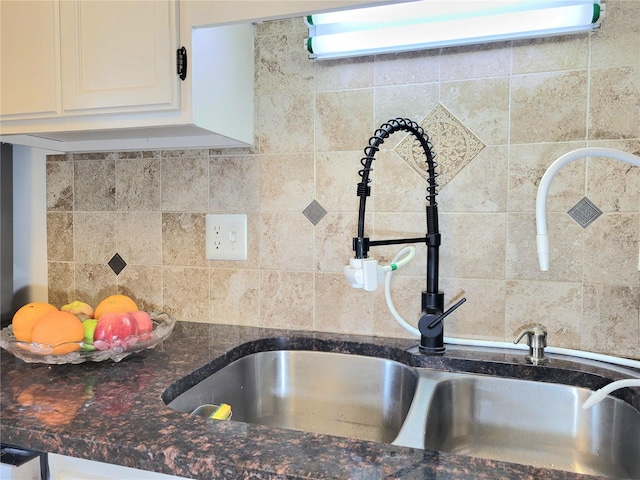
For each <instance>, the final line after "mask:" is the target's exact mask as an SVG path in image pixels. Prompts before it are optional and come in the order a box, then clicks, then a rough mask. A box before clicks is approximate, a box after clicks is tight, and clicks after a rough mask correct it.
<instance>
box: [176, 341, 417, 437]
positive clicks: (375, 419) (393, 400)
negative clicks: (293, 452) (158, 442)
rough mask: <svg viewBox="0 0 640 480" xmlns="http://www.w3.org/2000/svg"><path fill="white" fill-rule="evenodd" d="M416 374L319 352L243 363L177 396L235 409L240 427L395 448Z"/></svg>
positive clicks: (186, 406) (181, 403)
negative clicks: (284, 430) (327, 436)
mask: <svg viewBox="0 0 640 480" xmlns="http://www.w3.org/2000/svg"><path fill="white" fill-rule="evenodd" d="M416 385H417V374H416V372H415V371H414V370H413V369H412V368H410V367H407V366H405V365H403V364H401V363H398V362H394V361H391V360H385V359H380V358H373V357H363V356H358V355H346V354H338V353H326V352H311V351H272V352H259V353H254V354H251V355H248V356H246V357H242V358H241V359H239V360H237V361H235V362H233V363H231V364H229V365H227V366H226V367H224V368H222V369H221V370H219V371H217V372H216V373H214V374H213V375H211V376H210V377H208V378H207V379H206V380H204V381H202V382H200V383H199V384H198V385H196V386H194V387H193V388H191V389H189V390H187V391H186V392H184V393H183V394H181V395H180V396H178V397H176V398H175V399H174V400H173V401H172V402H171V403H169V407H170V408H172V409H174V410H177V411H181V412H192V411H193V410H194V409H196V408H197V407H198V406H200V405H202V404H219V403H228V404H229V405H231V409H232V412H233V413H232V415H233V416H232V419H233V420H234V421H241V422H248V423H257V424H261V425H269V426H275V427H283V428H289V429H293V430H303V431H306V432H315V433H324V434H330V435H338V436H342V437H351V438H357V439H361V440H371V441H377V442H385V443H390V442H392V441H393V439H394V438H395V437H396V435H397V434H398V431H399V430H400V428H401V427H402V423H403V421H404V419H405V416H406V414H407V411H408V410H409V406H410V405H411V401H412V399H413V396H414V392H415V388H416Z"/></svg>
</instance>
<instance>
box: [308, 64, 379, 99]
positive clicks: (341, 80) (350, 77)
mask: <svg viewBox="0 0 640 480" xmlns="http://www.w3.org/2000/svg"><path fill="white" fill-rule="evenodd" d="M315 67H316V70H315V84H316V91H318V92H326V91H331V90H351V89H354V88H370V87H372V86H373V70H374V69H373V57H371V56H367V57H353V58H337V59H333V60H322V61H316V62H315Z"/></svg>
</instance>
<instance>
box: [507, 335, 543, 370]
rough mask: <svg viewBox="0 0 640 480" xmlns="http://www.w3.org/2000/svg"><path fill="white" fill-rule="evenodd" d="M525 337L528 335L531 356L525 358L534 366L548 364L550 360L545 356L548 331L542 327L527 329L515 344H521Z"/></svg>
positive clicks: (517, 338)
mask: <svg viewBox="0 0 640 480" xmlns="http://www.w3.org/2000/svg"><path fill="white" fill-rule="evenodd" d="M525 335H527V345H528V346H529V355H526V356H525V358H526V359H527V360H529V361H530V362H531V363H533V364H534V365H539V364H541V363H546V362H548V361H549V359H548V358H546V357H545V356H544V347H546V346H547V329H546V328H544V327H543V326H540V325H536V326H534V327H529V328H525V329H524V330H522V331H521V332H520V334H519V335H518V336H517V337H516V339H515V340H514V341H513V343H520V340H522V337H524V336H525Z"/></svg>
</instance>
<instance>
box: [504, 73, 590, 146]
mask: <svg viewBox="0 0 640 480" xmlns="http://www.w3.org/2000/svg"><path fill="white" fill-rule="evenodd" d="M587 83H588V79H587V72H586V71H582V70H576V71H570V72H559V73H536V74H529V75H514V76H513V77H512V79H511V143H512V144H514V143H534V142H541V141H543V142H562V141H569V140H584V139H585V138H586V122H585V118H586V111H587V99H586V97H587ZM558 105H562V106H563V108H558Z"/></svg>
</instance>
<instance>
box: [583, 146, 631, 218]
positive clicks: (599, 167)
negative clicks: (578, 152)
mask: <svg viewBox="0 0 640 480" xmlns="http://www.w3.org/2000/svg"><path fill="white" fill-rule="evenodd" d="M607 143H608V147H609V148H616V149H618V150H620V151H622V152H626V153H633V152H634V151H635V152H638V153H640V140H636V141H628V142H616V143H611V142H607ZM638 153H636V155H638ZM588 166H589V168H588V169H587V197H589V200H591V201H592V202H593V203H595V204H596V205H597V206H598V208H600V210H602V211H604V212H639V211H640V201H639V200H638V192H640V168H637V167H633V166H631V165H629V164H628V163H625V162H621V161H619V160H614V159H610V158H604V157H595V158H590V159H589V160H588Z"/></svg>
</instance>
